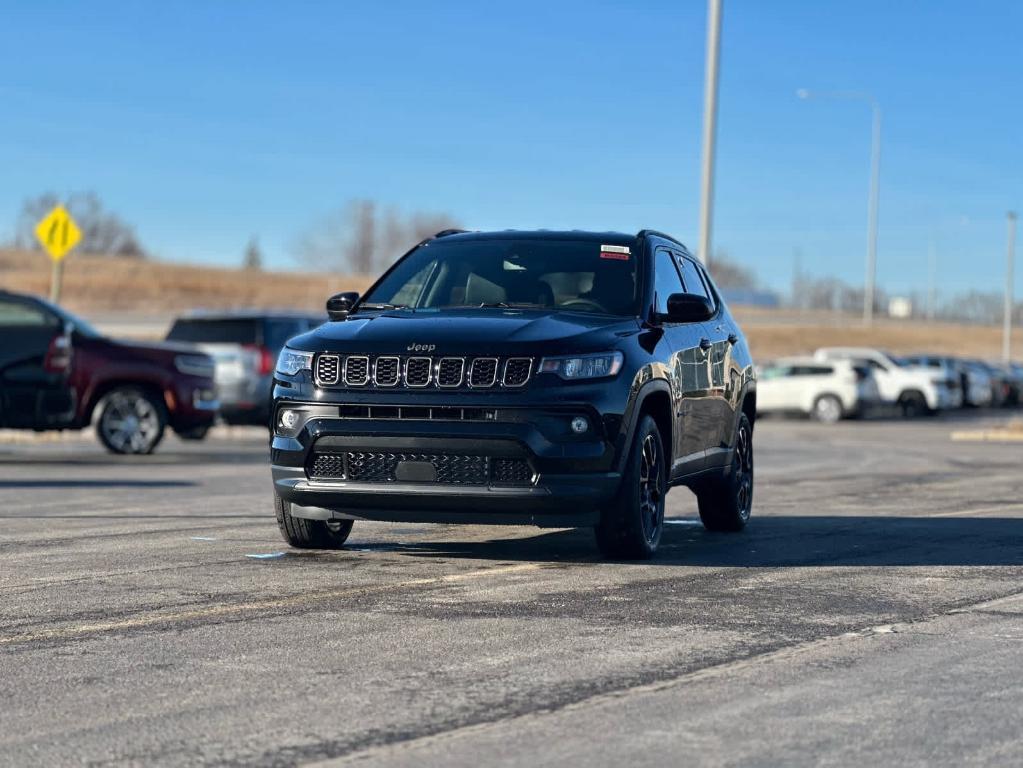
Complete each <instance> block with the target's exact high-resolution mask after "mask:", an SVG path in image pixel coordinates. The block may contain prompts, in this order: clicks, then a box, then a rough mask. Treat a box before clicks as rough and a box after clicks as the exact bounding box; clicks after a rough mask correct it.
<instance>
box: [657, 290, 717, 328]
mask: <svg viewBox="0 0 1023 768" xmlns="http://www.w3.org/2000/svg"><path fill="white" fill-rule="evenodd" d="M713 316H714V305H713V304H711V303H710V299H708V298H707V297H706V296H695V295H693V294H691V293H673V294H671V296H669V297H668V315H667V317H666V318H665V319H666V320H667V321H668V322H669V323H702V322H703V321H704V320H709V319H710V318H711V317H713Z"/></svg>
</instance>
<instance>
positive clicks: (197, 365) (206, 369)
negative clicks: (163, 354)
mask: <svg viewBox="0 0 1023 768" xmlns="http://www.w3.org/2000/svg"><path fill="white" fill-rule="evenodd" d="M174 367H175V368H177V369H178V372H180V373H184V374H186V375H188V376H201V377H202V378H204V379H212V378H213V359H212V358H210V357H206V355H178V356H177V357H175V358H174Z"/></svg>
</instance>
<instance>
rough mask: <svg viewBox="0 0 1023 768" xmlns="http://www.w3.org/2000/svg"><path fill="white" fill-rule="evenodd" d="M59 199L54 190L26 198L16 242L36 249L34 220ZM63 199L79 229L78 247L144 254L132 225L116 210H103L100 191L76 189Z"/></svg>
mask: <svg viewBox="0 0 1023 768" xmlns="http://www.w3.org/2000/svg"><path fill="white" fill-rule="evenodd" d="M60 202H61V199H60V198H59V197H58V196H57V195H56V194H54V193H53V192H47V193H45V194H42V195H38V196H37V197H33V198H29V199H27V200H25V202H24V203H22V206H21V212H20V213H19V214H18V221H17V225H16V227H15V240H14V242H15V245H16V246H17V247H19V248H25V249H28V250H38V249H39V248H40V247H41V246H40V244H39V242H38V241H37V240H36V236H35V228H36V224H38V223H39V220H40V219H42V218H43V217H44V216H45V215H46V214H47V213H49V212H50V210H51V209H52V208H53V207H54V206H55V205H57V204H58V203H60ZM63 202H64V205H65V207H66V208H67V209H68V212H70V214H71V216H72V218H74V220H75V222H76V223H77V224H78V226H79V228H80V229H81V230H82V241H81V243H80V244H79V246H78V248H79V250H81V251H85V252H86V253H102V254H110V255H114V256H131V257H133V258H139V259H143V258H146V256H147V254H146V251H145V249H144V248H143V247H142V244H141V243H140V242H139V239H138V237H137V236H136V235H135V229H134V227H132V226H130V225H129V224H127V223H125V222H124V221H123V220H122V219H121V218H120V217H119V216H118V215H117V214H115V213H110V212H108V211H105V210H104V209H103V203H102V202H101V201H100V199H99V195H97V194H96V193H95V192H75V193H73V194H70V195H68V197H67V199H66V200H65V201H63Z"/></svg>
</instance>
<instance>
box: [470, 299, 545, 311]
mask: <svg viewBox="0 0 1023 768" xmlns="http://www.w3.org/2000/svg"><path fill="white" fill-rule="evenodd" d="M472 306H474V307H478V308H479V309H521V308H523V307H536V308H537V309H550V307H544V305H543V304H539V303H537V302H535V301H513V302H510V303H509V302H507V301H489V302H488V301H482V302H480V303H479V304H473V305H472Z"/></svg>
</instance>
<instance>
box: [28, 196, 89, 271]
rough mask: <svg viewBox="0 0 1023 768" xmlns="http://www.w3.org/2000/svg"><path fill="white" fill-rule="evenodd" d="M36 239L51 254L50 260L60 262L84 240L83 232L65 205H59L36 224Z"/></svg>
mask: <svg viewBox="0 0 1023 768" xmlns="http://www.w3.org/2000/svg"><path fill="white" fill-rule="evenodd" d="M36 237H38V238H39V242H40V243H42V244H43V248H45V249H46V252H47V253H48V254H50V258H51V259H53V260H54V261H60V260H61V259H63V258H64V257H65V256H67V253H68V251H70V250H71V249H72V248H74V247H75V245H77V244H78V241H79V240H81V239H82V230H80V229H79V228H78V225H77V224H75V220H74V219H72V218H71V214H70V213H68V212H67V209H66V208H65V207H64V206H63V205H58V206H55V207H54V209H53V210H52V211H50V212H49V213H48V214H46V216H45V217H43V219H42V221H40V222H39V223H38V224H36Z"/></svg>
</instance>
